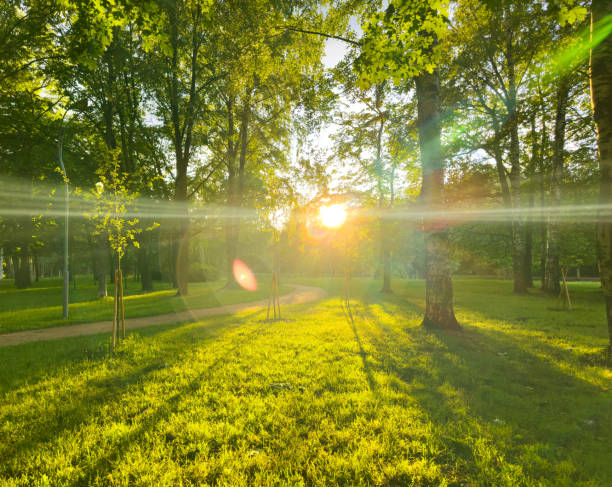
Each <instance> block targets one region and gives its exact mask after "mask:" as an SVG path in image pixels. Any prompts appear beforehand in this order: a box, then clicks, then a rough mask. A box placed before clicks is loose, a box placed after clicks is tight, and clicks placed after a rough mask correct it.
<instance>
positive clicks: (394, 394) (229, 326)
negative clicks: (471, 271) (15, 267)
mask: <svg viewBox="0 0 612 487" xmlns="http://www.w3.org/2000/svg"><path fill="white" fill-rule="evenodd" d="M309 283H312V284H319V285H324V286H326V287H328V288H329V289H331V290H337V289H339V288H341V286H342V284H341V282H338V281H334V282H329V281H326V280H311V281H309ZM379 285H380V284H379V283H375V282H370V281H359V282H355V283H354V289H353V295H354V297H355V299H354V307H353V316H354V321H353V322H351V320H350V319H347V316H346V315H345V314H344V313H343V311H342V309H341V308H340V306H339V304H340V300H339V299H338V297H337V296H332V297H330V298H328V299H325V300H324V301H322V302H319V303H315V304H305V305H300V306H295V307H291V308H286V309H285V315H286V316H289V317H290V318H291V320H290V321H284V322H276V323H267V322H264V321H263V320H262V318H263V316H264V313H261V312H258V313H248V314H242V315H239V316H233V317H228V316H225V317H215V318H213V319H210V320H206V321H204V322H202V323H195V324H186V325H175V326H165V327H157V328H150V329H142V330H139V331H138V332H137V333H135V334H133V335H131V337H130V339H129V340H128V341H127V343H125V344H124V345H122V347H121V349H120V352H119V353H118V354H117V355H116V356H115V357H112V358H111V357H109V356H108V352H107V342H108V337H107V336H94V337H82V338H72V339H66V340H58V341H55V342H47V343H33V344H24V345H19V346H15V347H9V348H0V363H2V364H3V365H2V367H1V368H0V438H2V441H0V485H27V486H31V485H83V486H86V485H168V486H175V485H224V486H240V485H266V486H267V485H287V486H294V485H313V486H314V485H317V486H319V485H320V486H327V485H346V486H349V485H381V486H391V485H393V486H408V485H417V486H424V485H428V486H429V485H431V486H433V485H491V486H504V485H506V486H518V485H525V486H540V485H551V486H577V485H581V486H587V485H588V486H609V485H612V461H610V454H611V447H610V446H611V445H612V427H610V425H612V372H611V371H610V370H608V369H606V368H604V367H603V366H602V364H601V357H602V350H603V348H604V347H605V345H606V342H607V338H606V327H605V325H604V321H603V316H604V314H603V305H602V303H601V296H600V291H599V289H598V285H596V284H592V283H591V284H575V285H573V286H572V294H573V297H574V300H575V303H576V310H574V311H569V312H568V311H557V310H555V309H549V308H558V304H557V302H556V300H554V299H550V298H545V297H542V296H540V295H538V294H537V293H534V295H532V296H529V297H516V296H512V295H511V294H510V291H511V283H509V282H502V281H477V280H469V281H468V280H466V281H458V282H456V285H455V288H456V294H457V309H458V318H459V320H460V321H461V323H462V324H463V325H464V331H463V333H461V334H449V333H442V332H428V331H426V330H424V329H422V328H421V327H420V326H419V320H420V314H421V309H422V306H423V285H422V283H421V282H416V281H413V282H404V283H397V282H396V283H394V285H395V289H396V294H395V295H394V296H391V297H384V296H382V295H380V294H379V293H378V292H377V290H378V287H379Z"/></svg>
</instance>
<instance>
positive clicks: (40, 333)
mask: <svg viewBox="0 0 612 487" xmlns="http://www.w3.org/2000/svg"><path fill="white" fill-rule="evenodd" d="M289 286H291V287H293V288H294V290H293V291H291V292H290V293H288V294H285V295H284V296H281V298H280V302H281V304H301V303H309V302H311V301H316V300H317V299H321V298H324V297H325V296H327V292H326V291H324V290H323V289H321V288H318V287H311V286H300V285H297V284H289ZM267 306H268V300H267V299H260V300H259V301H251V302H249V303H237V304H228V305H227V306H215V307H214V308H199V309H191V310H187V311H178V312H175V313H166V314H163V315H154V316H143V317H140V318H129V319H126V320H125V328H126V329H127V330H134V329H136V328H144V327H147V326H159V325H167V324H169V323H182V322H189V321H197V320H199V319H201V318H206V317H208V316H218V315H227V314H234V313H242V312H245V311H259V310H261V309H265V308H266V307H267ZM112 327H113V322H112V321H110V320H109V321H97V322H95V323H83V324H79V325H68V326H57V327H53V328H41V329H38V330H27V331H19V332H13V333H5V334H0V347H8V346H11V345H19V344H20V343H28V342H38V341H46V340H58V339H60V338H69V337H76V336H83V335H96V334H98V333H110V332H111V331H112Z"/></svg>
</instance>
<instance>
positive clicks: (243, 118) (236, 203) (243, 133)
mask: <svg viewBox="0 0 612 487" xmlns="http://www.w3.org/2000/svg"><path fill="white" fill-rule="evenodd" d="M251 91H252V88H249V89H248V90H247V93H246V97H245V100H244V106H243V107H242V113H241V114H240V132H239V143H240V147H239V150H240V156H239V158H238V172H237V174H236V173H235V172H234V181H232V183H233V184H232V188H231V193H230V196H231V202H230V208H231V210H232V213H233V215H232V216H231V218H230V222H229V223H230V228H231V232H230V233H229V234H227V233H226V237H227V240H226V252H227V262H228V276H227V277H228V281H227V282H228V285H230V286H231V285H237V283H236V282H235V279H234V273H233V262H234V260H236V258H237V257H238V244H239V241H240V220H241V219H240V216H239V211H240V207H241V206H242V203H243V200H244V186H245V177H246V173H245V171H246V163H247V152H248V146H249V123H250V118H251V106H250V100H251ZM237 149H238V148H234V152H235V153H234V163H235V159H236V155H237V154H236V152H237ZM226 228H227V227H226Z"/></svg>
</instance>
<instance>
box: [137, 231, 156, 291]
mask: <svg viewBox="0 0 612 487" xmlns="http://www.w3.org/2000/svg"><path fill="white" fill-rule="evenodd" d="M146 233H149V232H146ZM139 244H140V248H139V249H138V272H139V274H140V286H141V290H142V291H144V292H151V291H153V274H152V272H151V263H150V259H149V254H150V249H149V246H150V237H149V236H148V235H143V236H142V237H141V238H140V239H139Z"/></svg>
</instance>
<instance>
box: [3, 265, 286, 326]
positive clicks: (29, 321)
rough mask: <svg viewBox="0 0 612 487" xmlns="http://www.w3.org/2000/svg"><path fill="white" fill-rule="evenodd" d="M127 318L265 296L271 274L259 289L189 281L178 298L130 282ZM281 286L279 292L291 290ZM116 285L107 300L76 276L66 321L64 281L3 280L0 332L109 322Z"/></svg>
mask: <svg viewBox="0 0 612 487" xmlns="http://www.w3.org/2000/svg"><path fill="white" fill-rule="evenodd" d="M126 281H127V282H126V288H125V294H126V298H125V316H126V317H127V318H136V317H139V316H151V315H156V314H163V313H172V312H174V311H185V310H187V309H196V308H209V307H212V306H220V305H227V304H234V303H241V302H246V301H255V300H258V299H262V298H266V297H268V295H269V292H270V277H269V276H265V275H264V276H258V289H257V291H254V292H251V291H245V290H242V289H233V288H227V289H226V288H225V287H224V286H225V282H224V281H215V282H202V283H191V284H190V285H189V295H188V296H187V297H179V296H176V290H174V289H170V288H169V286H168V284H166V283H157V282H156V283H155V286H156V291H154V292H151V293H141V292H140V284H139V283H138V282H135V281H134V280H133V279H128V280H126ZM290 290H291V289H290V288H288V287H282V288H281V292H282V293H285V292H288V291H290ZM113 293H114V286H113V285H109V287H108V296H109V297H107V298H103V299H98V298H97V287H96V285H95V284H94V283H93V282H92V279H91V277H87V278H85V277H83V278H80V279H78V285H77V288H76V289H72V287H71V289H70V306H69V313H68V315H69V318H68V320H64V319H62V281H61V279H42V280H41V281H40V282H38V283H35V284H34V285H33V286H32V287H31V288H30V289H25V290H20V289H16V288H15V286H14V284H13V281H12V280H8V279H6V280H2V281H0V333H5V332H9V331H16V330H27V329H33V328H47V327H50V326H60V325H66V324H72V323H88V322H93V321H103V320H111V319H112V317H113V298H112V296H113Z"/></svg>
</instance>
